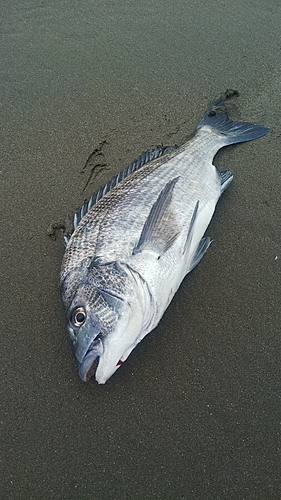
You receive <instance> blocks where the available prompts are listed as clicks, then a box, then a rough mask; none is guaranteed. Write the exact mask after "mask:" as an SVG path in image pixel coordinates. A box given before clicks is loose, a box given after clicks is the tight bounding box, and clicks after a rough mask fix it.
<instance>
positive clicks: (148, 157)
mask: <svg viewBox="0 0 281 500" xmlns="http://www.w3.org/2000/svg"><path fill="white" fill-rule="evenodd" d="M177 148H178V146H176V145H175V146H167V147H164V148H163V147H161V146H154V147H152V148H150V149H148V150H147V151H145V152H144V153H142V154H141V155H140V156H139V157H138V158H136V159H135V160H134V161H133V162H132V163H130V165H129V166H128V167H126V168H124V169H123V170H121V172H119V174H117V175H115V176H114V177H113V178H112V179H111V180H110V181H108V182H107V183H106V184H105V185H104V186H101V187H100V188H99V189H98V191H97V192H96V193H94V194H92V196H91V197H90V199H89V201H85V202H84V203H83V205H82V207H81V208H80V210H77V212H75V214H74V220H73V226H74V229H75V228H76V227H77V226H78V224H79V222H80V220H81V219H82V217H84V215H85V214H86V213H87V212H89V210H90V209H91V208H92V207H93V206H94V205H95V204H96V203H97V202H98V201H99V200H100V199H101V198H102V197H103V196H104V195H106V194H107V193H108V192H109V191H110V190H111V189H112V188H114V187H115V186H117V184H119V182H121V181H123V179H125V178H126V177H128V175H130V174H132V173H133V172H135V171H136V170H138V169H139V168H140V167H142V166H143V165H145V164H146V163H149V162H150V161H152V160H155V159H156V158H160V156H163V155H166V154H168V153H171V152H172V151H175V150H176V149H177ZM69 237H70V236H69V235H68V236H66V237H65V243H66V244H67V243H68V240H69ZM66 240H67V241H66Z"/></svg>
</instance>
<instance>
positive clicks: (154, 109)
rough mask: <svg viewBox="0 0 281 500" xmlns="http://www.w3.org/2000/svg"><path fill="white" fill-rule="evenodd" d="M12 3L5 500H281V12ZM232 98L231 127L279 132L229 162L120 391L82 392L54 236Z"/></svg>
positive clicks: (5, 103)
mask: <svg viewBox="0 0 281 500" xmlns="http://www.w3.org/2000/svg"><path fill="white" fill-rule="evenodd" d="M1 9H2V15H1V23H2V38H1V40H2V41H1V45H0V53H1V61H2V69H1V122H2V123H1V129H2V133H3V135H2V139H1V204H2V222H1V224H2V226H1V259H2V260H1V291H2V293H1V316H0V319H1V325H2V327H1V339H2V342H1V357H2V360H1V372H2V375H1V381H2V384H1V387H2V397H1V402H2V417H1V424H2V426H1V429H2V437H1V442H2V446H1V451H2V452H4V453H3V454H2V466H3V470H2V472H1V474H0V478H1V479H0V481H1V493H0V496H1V499H3V500H6V499H12V500H14V499H36V500H37V499H51V498H53V499H56V500H57V499H82V500H83V499H119V498H120V499H124V498H126V499H150V498H153V499H188V500H189V499H196V500H197V499H198V500H202V499H204V500H205V499H208V500H209V499H219V500H220V499H235V500H236V499H241V500H242V499H261V500H264V499H267V500H268V499H269V500H271V499H280V498H281V493H280V491H281V462H280V439H281V438H280V412H281V401H280V394H281V368H280V367H281V349H280V346H281V332H280V286H281V283H280V264H281V252H280V236H281V231H280V219H281V208H280V206H281V205H280V192H281V172H280V127H281V122H280V111H281V109H280V102H281V101H280V94H281V83H280V82H281V78H280V77H281V70H280V61H281V58H280V51H281V30H280V23H281V5H280V1H278V0H267V1H263V0H262V1H260V0H259V1H256V0H246V1H245V0H244V1H243V2H242V1H236V2H230V1H225V0H224V1H220V0H219V1H218V0H216V1H215V0H208V1H206V2H202V1H197V0H196V1H193V2H186V1H183V0H175V1H174V2H173V3H171V2H168V1H162V2H160V1H159V2H157V1H148V0H144V1H139V2H137V1H128V0H127V1H126V0H121V1H114V0H112V1H110V0H100V1H95V2H92V1H91V2H90V1H86V0H79V1H77V0H76V1H74V2H65V1H63V0H56V1H54V0H52V1H49V2H44V3H43V2H37V1H35V0H33V1H28V0H26V1H15V2H10V1H9V2H8V1H2V2H1ZM227 88H234V89H237V90H238V91H239V93H240V96H239V97H238V98H234V99H232V100H230V101H229V110H230V115H231V117H232V118H234V119H237V118H238V119H239V118H240V119H241V120H247V121H253V122H256V123H259V124H263V125H266V126H270V127H271V132H270V133H269V134H268V135H267V136H266V137H264V138H262V139H260V140H258V141H253V142H251V143H247V144H242V145H237V146H232V147H229V148H225V149H224V150H223V151H221V152H220V153H219V154H218V156H217V158H216V164H217V165H218V166H219V167H221V168H222V169H225V168H227V169H231V170H232V171H233V173H234V181H233V183H232V185H231V186H230V188H229V189H228V190H227V192H226V193H225V194H224V195H223V197H222V199H221V201H220V202H219V204H218V207H217V211H216V213H215V216H214V219H213V221H212V223H211V225H210V227H209V229H208V231H207V234H208V235H210V236H211V238H212V239H213V240H214V241H213V243H212V245H211V247H210V249H209V251H208V253H207V255H206V256H205V257H204V259H203V261H202V262H201V263H200V265H199V266H198V268H196V270H195V271H194V272H193V273H192V274H191V275H190V276H189V278H188V279H186V280H185V281H184V283H183V284H182V286H181V288H180V290H179V292H178V293H177V295H176V297H175V299H174V300H173V302H172V304H171V306H170V308H169V309H168V311H167V312H166V314H165V316H164V318H163V319H162V321H161V323H160V325H159V326H158V328H157V329H156V330H155V331H154V333H153V334H150V335H149V336H148V337H146V339H145V340H144V341H143V342H142V343H141V344H140V346H139V347H138V348H137V349H136V350H135V351H134V352H133V353H132V355H131V356H130V358H129V359H128V361H127V362H126V363H125V364H124V365H123V366H122V367H121V368H120V370H118V372H117V373H116V374H115V375H114V376H113V377H112V378H111V379H110V380H109V381H108V383H107V384H106V385H105V386H99V385H98V384H97V383H96V382H95V381H94V380H92V381H91V382H89V383H88V384H83V383H82V382H81V381H80V380H79V378H78V374H77V371H76V368H75V366H74V362H73V359H72V355H71V351H70V348H69V345H68V341H67V337H66V329H65V320H64V314H63V309H62V306H61V302H60V297H59V291H58V274H59V269H60V263H61V258H62V255H63V246H62V240H61V234H60V232H59V231H57V239H56V240H55V241H53V240H52V239H51V238H50V237H49V236H48V235H47V230H48V228H49V226H50V224H65V221H66V220H67V218H68V215H72V214H73V212H74V210H75V209H77V208H78V207H79V205H80V204H81V203H82V202H83V200H84V198H85V197H86V196H88V195H89V194H91V192H93V191H94V190H95V189H96V188H97V187H98V186H99V185H100V184H101V183H102V182H104V181H106V180H108V179H109V178H110V177H111V176H112V175H113V174H115V173H117V172H118V171H119V170H120V169H121V168H123V167H124V166H126V165H127V164H128V163H129V162H130V161H131V160H132V159H134V158H135V157H136V156H137V155H138V154H139V153H141V152H142V151H144V150H145V149H147V148H148V147H150V146H151V145H155V144H159V143H164V144H165V145H167V144H174V143H182V142H183V140H184V139H185V138H186V137H187V136H188V135H189V134H190V133H191V132H192V130H193V129H194V128H195V127H196V125H197V123H198V121H199V120H200V118H201V115H202V114H203V112H204V110H205V108H206V106H207V104H208V103H209V101H210V100H211V99H213V98H214V97H216V96H218V95H219V94H220V93H222V92H224V91H225V90H226V89H227ZM103 141H106V142H104V143H103V146H102V153H103V155H102V156H101V157H100V159H101V160H102V161H101V163H104V164H105V165H104V167H102V168H101V169H99V171H97V172H96V175H95V176H93V177H92V178H91V183H90V184H89V185H88V187H87V188H86V189H84V190H83V188H84V187H85V185H86V183H87V180H88V178H89V175H90V169H91V165H90V166H89V165H88V167H87V168H86V169H85V171H83V166H84V165H85V163H86V160H87V158H88V157H89V155H90V154H91V153H92V152H93V151H94V150H95V149H96V148H98V147H100V145H101V143H102V142H103Z"/></svg>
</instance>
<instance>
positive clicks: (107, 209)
mask: <svg viewBox="0 0 281 500" xmlns="http://www.w3.org/2000/svg"><path fill="white" fill-rule="evenodd" d="M268 131H269V128H267V127H263V126H260V125H255V124H251V123H247V122H237V121H232V120H231V119H230V118H229V117H228V114H227V108H226V105H225V102H224V99H223V98H221V97H220V98H217V99H215V100H213V101H212V102H211V104H210V105H209V107H208V109H207V110H206V112H205V114H204V116H203V118H202V119H201V121H200V122H199V124H198V126H197V128H196V130H195V132H194V134H193V136H192V137H191V138H190V139H189V140H187V141H186V142H185V143H184V144H183V145H181V146H177V145H175V146H170V147H166V148H165V147H153V148H150V149H148V150H147V151H146V152H144V153H142V154H141V155H140V156H139V157H138V158H137V159H136V160H135V161H133V162H132V163H131V164H130V165H129V166H128V167H126V168H125V169H124V170H122V171H121V172H120V173H119V174H118V175H116V176H115V177H113V179H111V180H110V181H109V182H108V183H107V184H106V185H105V186H102V187H100V189H99V190H98V191H97V193H95V194H93V195H92V196H91V198H90V199H89V201H87V202H85V203H84V204H83V205H82V207H81V209H80V210H79V211H77V212H76V213H75V216H74V231H73V233H72V234H70V235H67V236H66V237H65V244H66V248H65V253H64V256H63V260H62V265H61V271H60V278H59V280H60V293H61V298H62V302H63V304H64V308H65V315H66V323H67V331H68V336H69V340H70V344H71V347H72V351H73V354H74V358H75V361H76V364H77V368H78V373H79V376H80V378H81V379H82V381H84V382H86V381H88V380H90V379H91V378H92V377H95V379H96V381H97V382H98V383H99V384H104V383H105V382H106V381H107V380H108V379H109V378H110V377H111V376H112V375H113V374H114V373H115V372H116V370H117V369H118V368H119V367H120V366H121V365H122V364H123V363H124V361H125V360H126V359H127V358H128V356H129V355H130V353H131V352H132V350H133V349H134V348H135V347H136V346H137V345H138V344H139V342H141V340H142V339H143V338H144V337H145V336H146V335H147V334H148V333H150V332H151V331H152V330H154V328H155V327H156V326H157V325H158V323H159V321H160V319H161V318H162V316H163V314H164V312H165V310H166V309H167V307H168V306H169V304H170V302H171V300H172V298H173V297H174V295H175V293H176V291H177V290H178V288H179V286H180V284H181V282H182V280H183V279H184V277H185V276H186V275H187V274H188V273H190V271H192V269H194V267H195V266H197V264H198V263H199V262H200V260H201V259H202V257H203V256H204V254H205V253H206V251H207V249H208V247H209V246H210V242H211V240H210V238H209V237H208V236H205V231H206V229H207V227H208V225H209V223H210V220H211V218H212V216H213V213H214V210H215V207H216V204H217V202H218V200H219V198H220V196H221V194H222V193H223V192H224V191H225V189H226V188H227V187H228V186H229V184H230V182H231V181H232V179H233V175H232V173H231V172H230V171H229V170H224V171H219V170H218V169H217V168H216V167H215V166H214V164H213V158H214V156H215V155H216V153H217V152H218V150H219V149H220V148H222V147H224V146H228V145H230V144H235V143H239V142H244V141H251V140H252V139H257V138H259V137H262V136H264V135H265V134H267V132H268Z"/></svg>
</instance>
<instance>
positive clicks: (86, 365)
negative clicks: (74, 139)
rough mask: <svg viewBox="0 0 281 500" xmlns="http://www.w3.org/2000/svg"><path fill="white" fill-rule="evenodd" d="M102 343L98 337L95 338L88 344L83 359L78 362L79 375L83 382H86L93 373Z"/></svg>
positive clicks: (101, 349)
mask: <svg viewBox="0 0 281 500" xmlns="http://www.w3.org/2000/svg"><path fill="white" fill-rule="evenodd" d="M102 353H103V345H102V341H101V339H100V338H96V339H95V340H94V341H93V342H92V343H91V345H90V346H89V348H88V350H87V352H86V354H85V356H84V358H83V360H82V361H81V363H80V364H79V377H80V378H81V380H83V382H88V380H90V378H92V377H93V375H95V373H96V370H97V367H98V364H99V358H100V355H101V354H102Z"/></svg>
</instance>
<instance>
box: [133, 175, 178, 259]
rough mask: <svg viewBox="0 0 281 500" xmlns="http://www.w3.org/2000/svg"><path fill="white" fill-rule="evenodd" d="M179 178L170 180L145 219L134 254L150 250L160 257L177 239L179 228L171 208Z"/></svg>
mask: <svg viewBox="0 0 281 500" xmlns="http://www.w3.org/2000/svg"><path fill="white" fill-rule="evenodd" d="M178 179H179V177H176V178H175V179H172V180H171V181H169V182H168V183H167V184H166V186H165V187H164V189H163V190H162V191H161V193H160V194H159V196H158V198H157V200H156V202H155V203H154V205H153V206H152V208H151V210H150V213H149V216H148V217H147V219H146V221H145V224H144V226H143V230H142V232H141V235H140V239H139V241H138V243H137V245H136V246H135V248H134V250H133V255H135V254H137V253H139V252H142V251H144V250H150V251H152V252H155V253H156V254H157V255H158V258H160V257H161V255H163V254H164V253H165V252H166V251H167V250H168V249H169V248H170V247H171V246H172V244H173V243H174V241H175V240H176V238H177V236H178V234H179V230H178V229H177V227H176V223H175V220H174V216H173V212H172V209H171V200H172V195H173V190H174V187H175V185H176V183H177V181H178Z"/></svg>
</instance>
